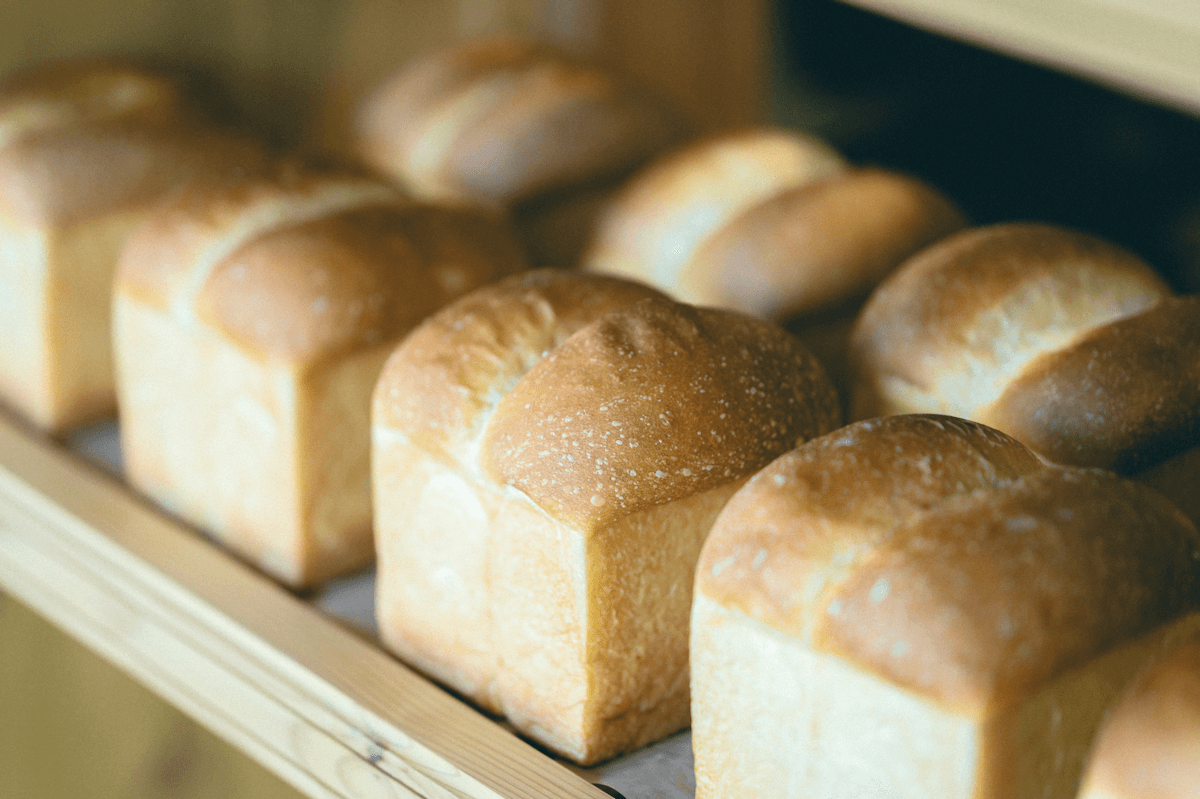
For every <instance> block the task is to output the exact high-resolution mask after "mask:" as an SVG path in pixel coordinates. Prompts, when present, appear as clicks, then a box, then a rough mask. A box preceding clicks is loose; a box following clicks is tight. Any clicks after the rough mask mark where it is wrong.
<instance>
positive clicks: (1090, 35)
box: [844, 0, 1200, 114]
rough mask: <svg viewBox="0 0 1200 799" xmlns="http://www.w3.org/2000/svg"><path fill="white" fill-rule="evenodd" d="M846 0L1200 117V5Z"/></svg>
mask: <svg viewBox="0 0 1200 799" xmlns="http://www.w3.org/2000/svg"><path fill="white" fill-rule="evenodd" d="M844 2H847V3H848V4H849V5H854V6H858V7H861V8H865V9H868V10H871V11H876V12H878V13H880V14H883V15H885V16H889V17H892V18H894V19H897V20H900V21H902V22H907V23H910V24H912V25H915V26H917V27H920V28H925V29H927V30H930V31H933V32H936V33H941V34H945V35H947V36H950V37H953V38H957V39H962V40H964V41H967V42H971V43H973V44H977V45H981V46H983V47H986V48H988V49H992V50H996V51H998V52H1001V53H1005V54H1008V55H1013V56H1017V57H1020V58H1023V59H1026V60H1029V61H1033V62H1035V63H1039V64H1042V65H1045V66H1050V67H1055V68H1058V69H1060V70H1063V71H1065V72H1070V73H1073V74H1076V75H1079V76H1082V77H1086V78H1089V79H1092V80H1095V81H1097V82H1099V83H1103V84H1106V85H1109V86H1111V87H1113V88H1116V89H1119V90H1122V91H1125V92H1127V93H1130V94H1134V95H1137V96H1139V97H1142V98H1143V99H1147V100H1153V101H1157V102H1159V103H1162V104H1165V105H1168V106H1171V107H1174V108H1177V109H1178V110H1182V111H1185V112H1188V113H1192V114H1196V113H1200V5H1197V4H1195V3H1193V2H1189V0H1053V2H1048V1H1047V0H844Z"/></svg>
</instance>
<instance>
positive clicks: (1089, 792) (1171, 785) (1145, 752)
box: [1079, 636, 1200, 799]
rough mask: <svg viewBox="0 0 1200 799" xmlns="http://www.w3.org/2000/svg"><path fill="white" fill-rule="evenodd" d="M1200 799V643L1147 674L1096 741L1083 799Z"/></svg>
mask: <svg viewBox="0 0 1200 799" xmlns="http://www.w3.org/2000/svg"><path fill="white" fill-rule="evenodd" d="M1196 797H1200V638H1197V637H1195V636H1192V637H1191V638H1190V639H1187V640H1185V641H1183V642H1180V643H1178V645H1177V646H1174V647H1173V648H1171V649H1169V651H1167V652H1165V653H1164V654H1163V655H1162V656H1161V657H1160V658H1158V659H1156V660H1154V661H1153V662H1152V663H1151V664H1149V665H1147V666H1146V667H1145V668H1143V670H1142V672H1141V673H1140V674H1139V675H1138V677H1137V679H1136V680H1135V681H1134V683H1133V684H1132V685H1131V686H1130V687H1129V688H1127V689H1126V690H1125V692H1124V693H1123V694H1122V696H1121V698H1120V700H1119V701H1118V702H1117V703H1116V706H1115V708H1113V709H1112V710H1111V711H1110V713H1109V714H1108V716H1107V717H1106V718H1105V721H1104V726H1103V727H1101V730H1100V734H1099V735H1098V736H1097V738H1096V743H1095V745H1094V746H1093V749H1092V753H1091V756H1090V758H1089V759H1088V764H1087V769H1086V771H1085V773H1084V780H1083V788H1082V790H1081V791H1080V793H1079V799H1196Z"/></svg>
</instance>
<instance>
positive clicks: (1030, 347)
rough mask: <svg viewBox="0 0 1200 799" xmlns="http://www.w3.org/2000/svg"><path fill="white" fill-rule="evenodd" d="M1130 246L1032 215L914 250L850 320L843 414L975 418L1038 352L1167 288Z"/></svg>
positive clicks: (1139, 306) (1139, 307) (1149, 301)
mask: <svg viewBox="0 0 1200 799" xmlns="http://www.w3.org/2000/svg"><path fill="white" fill-rule="evenodd" d="M1170 294H1171V291H1170V288H1169V287H1168V286H1167V285H1166V283H1165V282H1164V281H1163V280H1162V278H1161V277H1159V275H1158V274H1157V273H1156V272H1155V271H1154V270H1153V269H1152V268H1151V267H1150V266H1149V265H1148V264H1146V263H1145V262H1144V261H1142V260H1141V259H1140V258H1138V257H1137V256H1135V255H1134V254H1132V253H1130V252H1128V251H1126V250H1123V249H1121V248H1119V247H1116V246H1115V245H1112V244H1110V243H1108V242H1106V241H1103V240H1101V239H1098V238H1096V237H1093V236H1088V235H1085V234H1082V233H1077V232H1075V231H1071V230H1066V229H1063V228H1057V227H1053V226H1050V225H1043V224H1035V223H1009V224H1003V225H993V226H989V227H984V228H973V229H970V230H966V231H963V232H961V233H959V234H956V235H954V236H951V237H950V238H948V239H944V240H943V241H941V242H939V243H937V244H934V245H932V246H930V247H928V248H926V249H924V250H922V251H921V252H919V253H917V254H916V255H915V256H913V257H912V258H911V259H909V260H908V261H907V262H905V263H904V264H903V265H902V266H901V267H900V268H899V269H897V270H896V271H895V272H894V273H893V274H892V275H891V276H890V277H889V278H888V279H887V280H885V281H884V282H883V283H882V284H881V285H880V286H879V287H878V288H877V289H876V290H875V292H873V293H872V295H871V297H870V299H869V300H868V301H867V304H866V305H865V306H864V308H863V310H862V312H861V313H860V314H859V317H858V319H857V321H856V323H855V328H854V331H853V333H852V338H851V357H852V360H853V362H854V371H855V373H856V378H855V387H854V400H853V402H854V405H853V408H854V409H853V414H852V416H853V418H855V419H865V418H869V417H871V416H881V415H884V414H888V413H945V414H950V415H953V416H960V417H963V418H977V416H976V415H977V413H978V410H979V409H981V408H984V407H986V406H987V405H990V404H991V403H992V402H994V401H995V400H996V398H997V397H998V396H999V395H1000V393H1001V392H1003V390H1004V388H1005V386H1006V385H1007V384H1008V382H1009V381H1010V380H1011V379H1013V378H1014V377H1015V376H1016V375H1018V374H1019V373H1020V372H1021V371H1022V370H1023V369H1024V368H1025V367H1026V365H1027V364H1028V363H1029V362H1030V361H1032V360H1034V359H1036V358H1037V357H1039V356H1040V355H1041V354H1043V353H1045V352H1047V351H1051V350H1054V349H1058V348H1060V347H1063V346H1067V345H1069V344H1071V343H1072V342H1074V341H1076V340H1077V339H1078V338H1080V337H1081V336H1084V335H1086V334H1088V333H1089V332H1091V331H1093V330H1095V329H1096V328H1098V327H1100V326H1102V325H1105V324H1108V323H1110V322H1113V321H1116V320H1117V319H1121V318H1124V317H1127V316H1132V315H1134V314H1137V313H1139V312H1141V311H1144V310H1146V309H1148V308H1149V307H1151V306H1152V305H1154V304H1156V303H1157V302H1158V301H1159V300H1161V299H1163V298H1164V297H1167V296H1170Z"/></svg>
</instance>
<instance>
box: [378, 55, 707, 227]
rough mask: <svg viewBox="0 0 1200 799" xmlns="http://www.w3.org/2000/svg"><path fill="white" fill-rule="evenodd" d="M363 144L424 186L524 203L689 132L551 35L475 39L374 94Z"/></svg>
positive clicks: (428, 190)
mask: <svg viewBox="0 0 1200 799" xmlns="http://www.w3.org/2000/svg"><path fill="white" fill-rule="evenodd" d="M358 129H359V140H360V144H359V149H360V152H361V154H362V156H363V157H364V158H365V159H366V160H367V161H368V162H370V163H372V164H374V165H375V166H376V167H378V168H380V169H382V170H384V171H386V172H389V173H391V174H394V175H397V176H398V177H400V178H401V179H402V180H403V181H404V182H405V183H406V185H408V187H409V188H410V189H411V190H412V191H414V192H415V193H416V194H418V195H420V196H428V197H434V198H438V199H442V200H465V201H485V202H495V203H501V204H512V203H515V202H519V201H522V200H525V199H528V198H529V197H531V196H534V195H536V194H539V193H541V192H545V191H549V190H553V189H557V188H562V187H565V186H568V185H571V184H574V183H578V182H584V181H590V180H595V179H600V178H605V177H610V176H612V175H615V174H619V173H622V172H625V171H627V170H629V169H631V168H633V167H634V166H636V165H638V164H640V163H642V162H643V161H645V160H646V159H647V158H649V157H650V156H651V155H652V154H654V153H656V152H659V151H660V150H662V149H663V148H665V147H667V146H668V145H670V144H671V143H673V142H676V141H679V140H681V139H682V138H683V136H685V135H686V134H687V130H688V126H687V125H686V124H685V123H684V122H683V120H682V118H681V117H680V116H679V115H678V114H677V113H676V112H675V111H674V110H673V109H672V108H670V107H669V106H668V104H666V103H665V102H663V101H662V100H661V99H660V98H657V97H655V96H653V95H652V94H650V93H649V92H647V91H645V90H643V89H641V88H640V87H638V86H636V85H634V84H632V83H630V82H627V81H624V80H621V79H619V78H618V77H616V76H615V75H613V74H610V73H609V72H606V71H604V70H601V69H598V68H595V67H591V66H588V65H584V64H581V63H577V62H575V61H574V60H572V59H570V58H568V57H567V56H565V55H564V54H562V53H560V52H558V51H557V50H555V49H554V48H552V47H549V46H547V45H545V44H540V43H533V42H528V41H524V40H521V39H516V38H512V37H496V38H491V39H484V40H474V41H470V42H466V43H462V44H459V45H456V46H453V47H448V48H445V49H443V50H440V51H437V52H434V53H431V54H430V55H429V56H427V57H425V58H423V59H420V60H418V61H416V62H414V63H412V64H409V65H406V66H405V67H403V68H401V69H400V70H399V71H398V72H397V73H396V74H395V75H394V76H392V77H391V78H390V79H389V80H387V81H385V82H384V83H383V84H381V86H380V87H379V88H378V89H377V90H376V91H375V92H374V93H373V94H372V95H371V96H370V97H368V98H367V99H366V101H364V103H363V105H362V107H361V109H360V112H359V122H358Z"/></svg>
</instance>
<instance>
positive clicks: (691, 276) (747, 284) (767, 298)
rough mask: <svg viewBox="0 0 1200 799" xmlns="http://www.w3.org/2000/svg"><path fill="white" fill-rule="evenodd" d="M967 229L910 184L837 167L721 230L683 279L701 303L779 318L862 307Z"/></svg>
mask: <svg viewBox="0 0 1200 799" xmlns="http://www.w3.org/2000/svg"><path fill="white" fill-rule="evenodd" d="M965 225H966V219H965V218H964V217H963V215H962V213H961V212H960V211H959V210H958V208H957V207H956V206H955V205H954V204H953V203H952V202H950V200H949V199H947V198H946V197H945V196H944V195H942V194H941V193H940V192H938V191H937V190H936V189H934V188H933V187H932V186H930V185H928V184H926V183H924V182H922V181H920V180H917V179H916V178H912V177H909V176H907V175H901V174H899V173H895V172H890V171H887V170H882V169H874V168H860V169H847V170H843V171H837V172H834V173H833V174H831V175H828V176H826V177H824V178H821V179H818V180H815V181H813V182H809V183H804V184H802V185H799V186H796V187H793V188H790V189H787V190H785V191H782V192H780V193H778V194H776V195H775V196H774V197H771V198H770V199H767V200H765V201H764V202H761V203H758V204H757V205H755V206H753V207H751V208H749V209H747V210H746V211H745V212H743V213H741V214H740V215H738V216H737V217H736V218H734V219H733V220H732V221H731V222H730V223H729V224H726V225H724V226H723V227H721V228H720V229H719V230H717V231H716V232H715V233H714V234H713V235H712V236H710V237H709V238H708V239H707V240H706V241H704V242H703V243H702V244H701V245H700V246H699V247H698V248H697V250H696V252H695V255H694V257H693V258H692V259H691V261H690V262H689V263H688V265H687V266H686V267H685V269H684V271H683V273H682V274H681V276H680V283H681V284H683V285H686V286H689V287H690V288H689V293H690V294H692V295H693V296H696V297H697V298H700V299H698V300H696V301H698V302H703V304H706V305H720V306H722V307H726V308H733V309H735V310H739V311H743V312H745V313H751V314H754V315H756V316H762V317H766V318H769V319H778V320H785V319H788V318H792V317H796V316H800V315H803V314H808V313H814V312H818V311H822V310H826V309H830V308H835V307H840V306H843V305H845V304H847V303H853V302H862V301H863V300H864V299H865V298H866V296H867V294H868V293H869V292H870V291H871V290H872V289H873V288H874V287H875V286H876V285H877V284H878V283H879V282H880V281H881V280H883V278H884V277H885V276H886V275H887V274H888V273H889V272H891V271H892V269H894V268H895V267H896V266H897V265H898V264H900V263H901V262H902V261H904V260H905V259H906V258H908V257H909V256H911V255H913V254H914V253H916V252H917V251H918V250H920V249H922V248H924V247H926V246H928V245H929V244H932V243H933V242H935V241H938V240H939V239H942V238H945V237H946V236H949V235H950V234H952V233H955V232H957V231H958V230H960V229H962V228H963V227H964V226H965Z"/></svg>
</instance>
